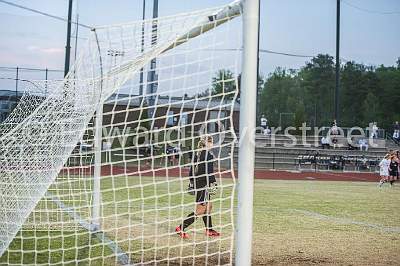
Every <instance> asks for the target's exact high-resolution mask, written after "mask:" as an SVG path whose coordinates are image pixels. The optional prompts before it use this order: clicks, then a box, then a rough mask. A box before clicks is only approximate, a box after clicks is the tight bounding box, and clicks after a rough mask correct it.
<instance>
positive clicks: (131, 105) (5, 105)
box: [0, 90, 239, 132]
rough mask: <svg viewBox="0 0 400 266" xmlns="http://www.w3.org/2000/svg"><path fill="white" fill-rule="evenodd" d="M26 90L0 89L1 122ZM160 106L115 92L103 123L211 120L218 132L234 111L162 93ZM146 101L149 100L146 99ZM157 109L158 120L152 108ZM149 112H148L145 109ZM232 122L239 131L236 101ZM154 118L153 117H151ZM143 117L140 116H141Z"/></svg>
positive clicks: (220, 103)
mask: <svg viewBox="0 0 400 266" xmlns="http://www.w3.org/2000/svg"><path fill="white" fill-rule="evenodd" d="M21 96H22V92H21V93H18V97H16V95H15V92H14V91H10V90H0V122H2V121H4V120H5V119H6V118H7V116H8V115H9V114H10V113H11V111H12V110H13V108H14V106H15V104H16V103H17V101H18V100H19V99H20V98H21ZM154 101H155V106H156V108H151V107H149V106H146V105H143V103H142V99H141V97H139V96H132V95H128V94H118V95H117V94H114V95H112V96H111V97H110V98H109V99H108V100H107V101H106V102H105V104H104V109H103V112H104V117H103V125H105V126H107V125H111V124H113V126H119V127H131V128H136V127H137V126H139V124H140V123H142V124H141V125H142V126H143V125H144V123H147V125H148V124H149V123H152V124H153V127H154V128H163V127H172V126H176V125H178V124H179V123H180V124H181V125H188V127H189V126H190V127H192V130H198V129H199V128H200V127H201V126H204V123H205V122H207V121H211V122H207V125H206V126H207V130H208V132H215V131H218V128H219V127H220V126H221V124H218V123H215V122H213V119H218V120H219V121H221V123H222V125H223V126H224V127H225V128H226V129H227V127H228V125H229V116H230V112H231V102H230V101H227V100H222V99H221V98H217V97H211V98H210V97H207V98H193V97H187V96H183V97H169V96H158V97H156V98H155V99H154ZM143 102H146V101H143ZM154 110H155V112H156V114H155V116H154V119H151V117H152V111H154ZM144 111H146V112H144ZM232 111H233V114H232V121H233V124H234V129H235V131H238V130H239V104H238V103H237V102H235V103H234V105H233V108H232ZM149 117H150V118H149ZM139 118H140V119H139Z"/></svg>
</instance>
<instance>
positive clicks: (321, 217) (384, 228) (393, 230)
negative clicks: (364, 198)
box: [288, 209, 400, 233]
mask: <svg viewBox="0 0 400 266" xmlns="http://www.w3.org/2000/svg"><path fill="white" fill-rule="evenodd" d="M288 210H291V211H294V212H298V213H302V214H304V215H307V216H311V217H314V218H317V219H319V220H326V221H330V222H334V223H339V224H354V225H359V226H363V227H369V228H372V229H376V230H380V231H383V232H386V233H400V227H390V226H384V225H380V224H371V223H365V222H359V221H354V220H351V219H346V218H337V217H333V216H328V215H324V214H321V213H317V212H311V211H306V210H298V209H288Z"/></svg>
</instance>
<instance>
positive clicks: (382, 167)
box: [379, 154, 390, 186]
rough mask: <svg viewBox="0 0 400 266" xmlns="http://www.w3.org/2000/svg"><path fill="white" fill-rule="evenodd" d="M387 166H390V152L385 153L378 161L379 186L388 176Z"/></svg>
mask: <svg viewBox="0 0 400 266" xmlns="http://www.w3.org/2000/svg"><path fill="white" fill-rule="evenodd" d="M389 167H390V154H386V155H385V157H384V158H383V159H382V161H381V162H380V163H379V175H380V176H381V180H380V181H379V186H382V184H383V183H385V182H387V181H388V178H389Z"/></svg>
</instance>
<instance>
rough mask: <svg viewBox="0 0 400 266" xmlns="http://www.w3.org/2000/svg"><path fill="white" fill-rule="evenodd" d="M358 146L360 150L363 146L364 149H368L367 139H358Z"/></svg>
mask: <svg viewBox="0 0 400 266" xmlns="http://www.w3.org/2000/svg"><path fill="white" fill-rule="evenodd" d="M358 146H359V147H360V151H362V150H363V148H365V151H368V141H367V140H366V139H359V140H358Z"/></svg>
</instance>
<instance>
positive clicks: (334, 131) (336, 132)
mask: <svg viewBox="0 0 400 266" xmlns="http://www.w3.org/2000/svg"><path fill="white" fill-rule="evenodd" d="M331 135H339V129H338V126H337V123H336V119H335V120H333V123H332V127H331Z"/></svg>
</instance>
